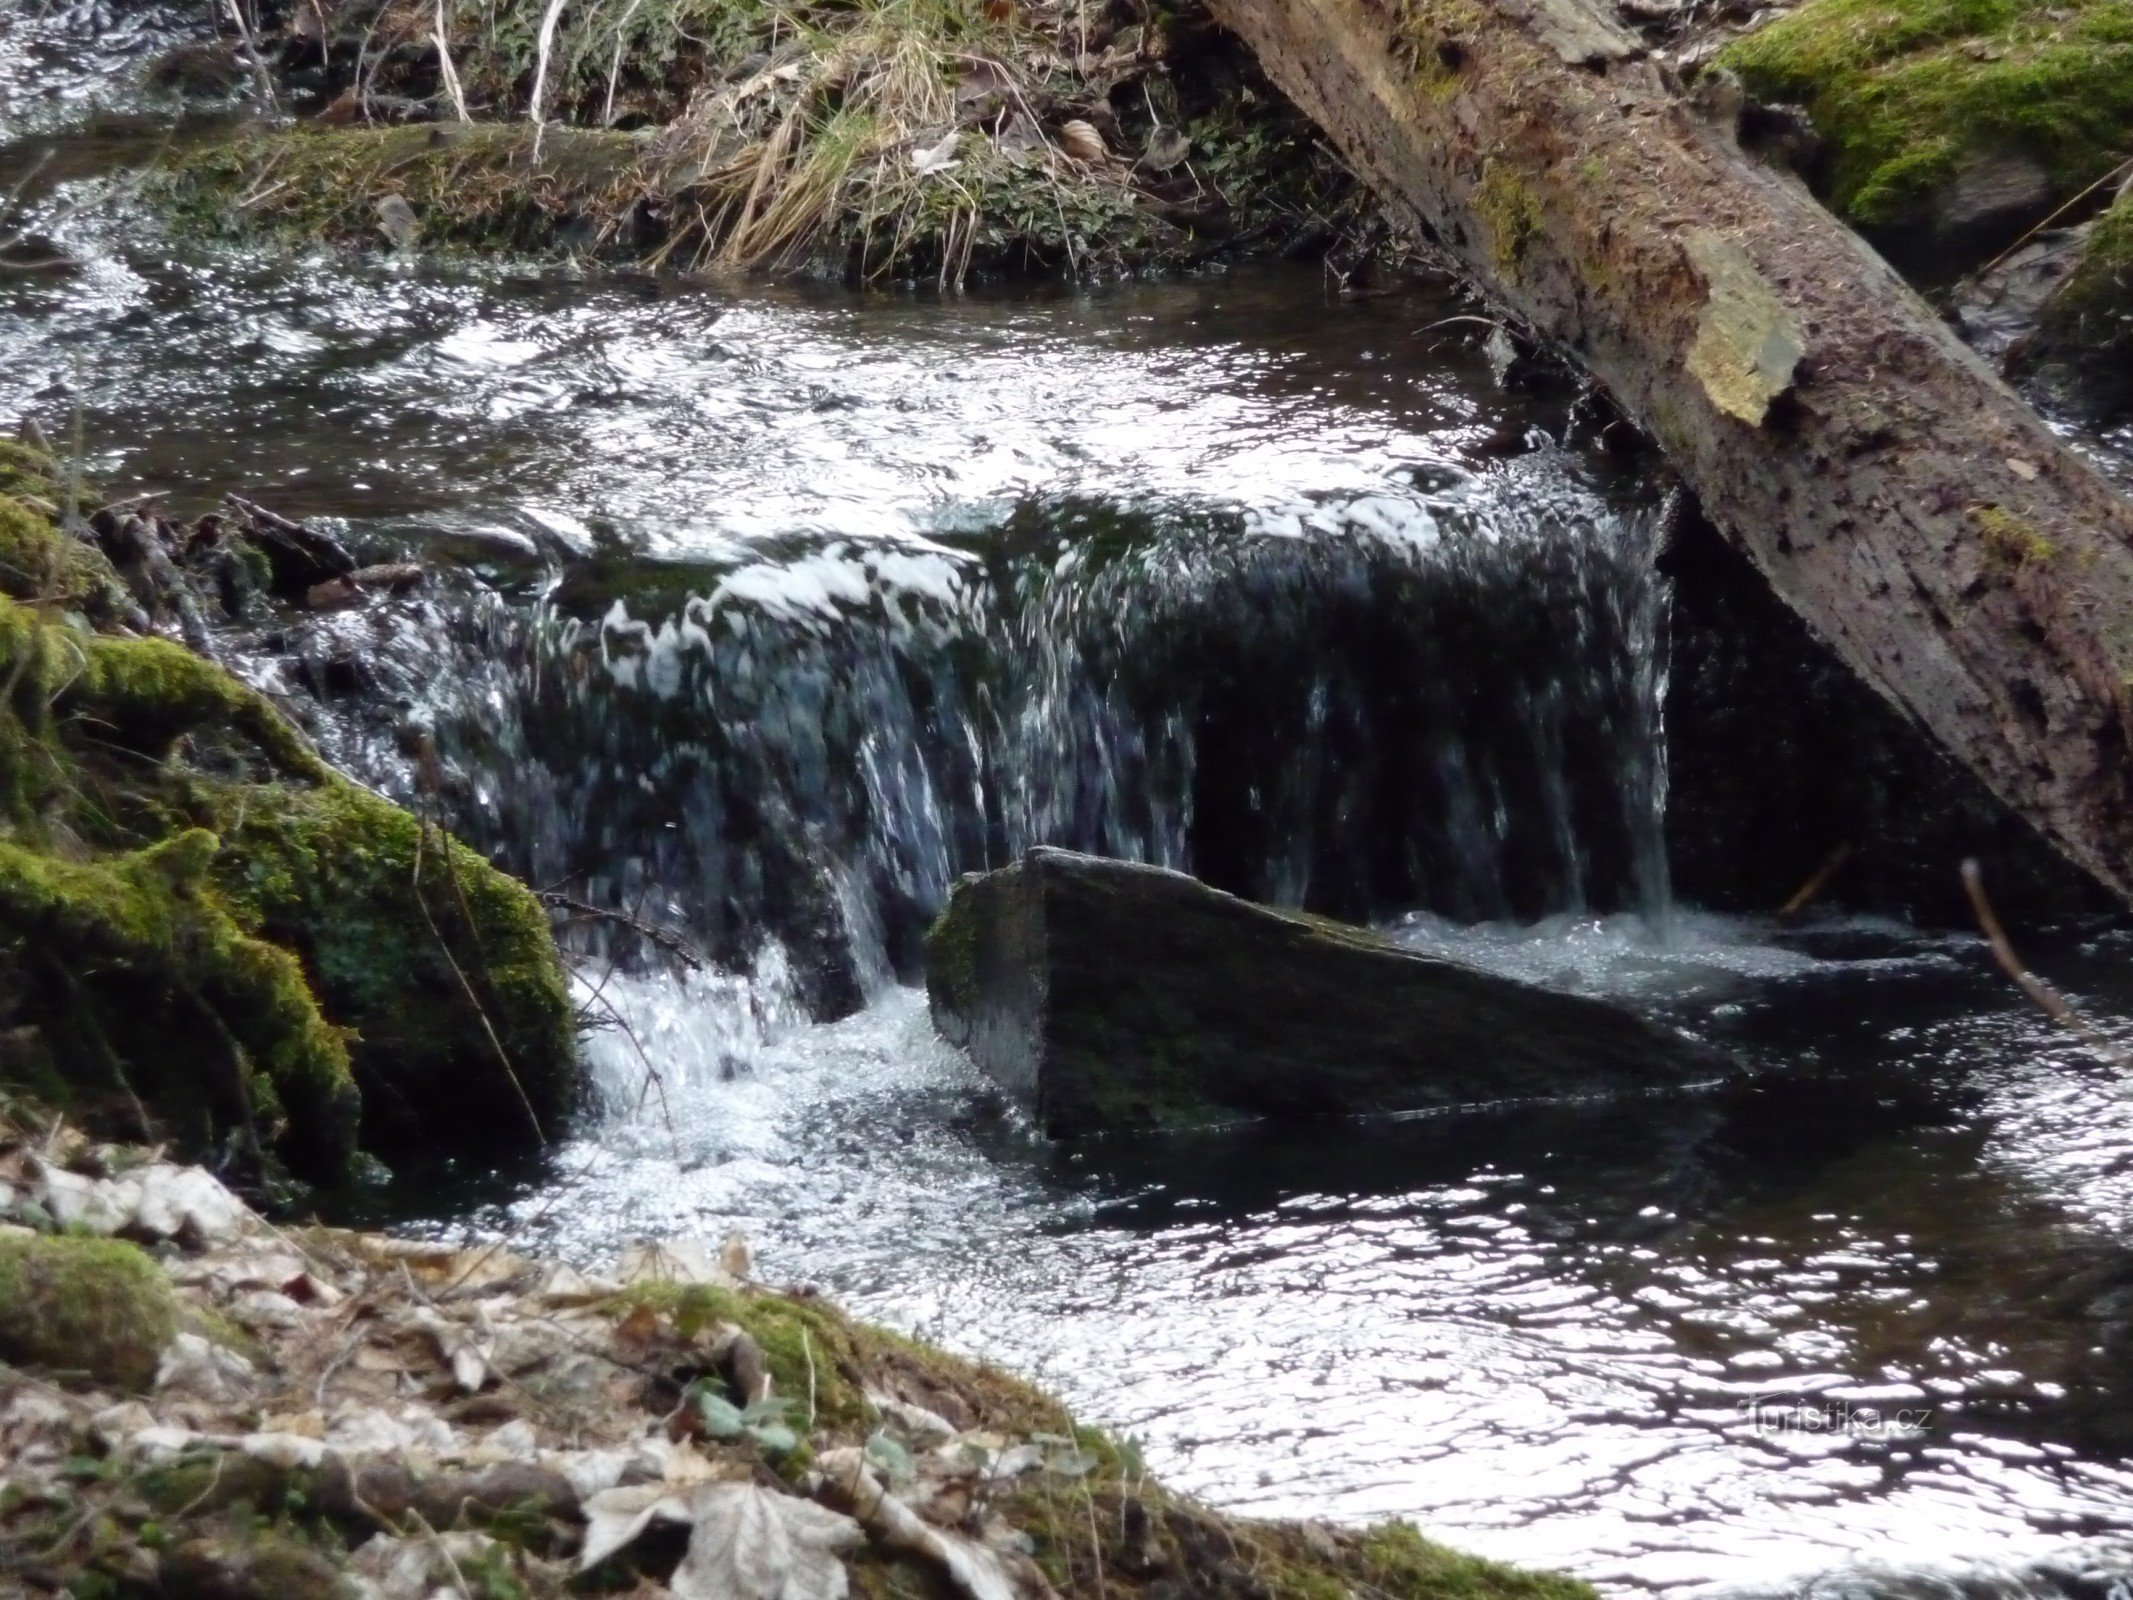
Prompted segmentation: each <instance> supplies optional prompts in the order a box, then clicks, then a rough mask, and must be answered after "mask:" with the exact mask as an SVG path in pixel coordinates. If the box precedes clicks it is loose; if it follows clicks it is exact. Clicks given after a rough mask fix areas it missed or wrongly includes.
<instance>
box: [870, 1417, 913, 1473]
mask: <svg viewBox="0 0 2133 1600" xmlns="http://www.w3.org/2000/svg"><path fill="white" fill-rule="evenodd" d="M866 1461H867V1465H868V1466H870V1467H872V1468H873V1469H874V1470H875V1471H876V1472H879V1473H880V1474H881V1475H882V1476H883V1477H885V1478H887V1479H888V1480H889V1481H890V1482H891V1483H909V1482H910V1481H911V1479H912V1476H913V1474H914V1472H915V1470H916V1469H915V1468H913V1466H912V1465H911V1452H910V1451H908V1450H906V1449H905V1448H904V1447H903V1446H902V1445H900V1444H898V1443H897V1442H896V1441H895V1440H894V1439H892V1438H890V1437H889V1436H888V1435H887V1434H886V1433H883V1432H882V1431H880V1430H879V1429H876V1430H875V1433H874V1436H873V1437H872V1438H871V1439H869V1440H867V1448H866Z"/></svg>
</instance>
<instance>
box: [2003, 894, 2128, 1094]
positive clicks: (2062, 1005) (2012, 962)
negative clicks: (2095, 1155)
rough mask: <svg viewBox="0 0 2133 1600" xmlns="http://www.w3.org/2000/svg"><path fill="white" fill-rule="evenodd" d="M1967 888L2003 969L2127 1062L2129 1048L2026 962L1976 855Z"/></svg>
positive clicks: (2108, 1055) (2108, 1054)
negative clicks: (1988, 892)
mask: <svg viewBox="0 0 2133 1600" xmlns="http://www.w3.org/2000/svg"><path fill="white" fill-rule="evenodd" d="M1963 890H1964V892H1965V893H1967V894H1968V895H1969V896H1970V908H1971V910H1973V911H1975V912H1976V913H1977V923H1978V927H1979V929H1980V930H1981V931H1982V932H1983V933H1984V935H1985V942H1986V943H1987V944H1989V945H1991V946H1992V958H1993V960H1995V961H1997V962H1998V963H1999V964H2000V970H2001V971H2002V972H2004V973H2006V974H2007V976H2008V977H2010V978H2012V979H2013V980H2014V983H2015V987H2016V988H2018V989H2020V990H2021V991H2022V992H2023V993H2024V994H2026V995H2028V996H2029V998H2030V999H2032V1000H2034V1001H2035V1002H2036V1003H2037V1006H2038V1009H2040V1010H2041V1011H2043V1013H2044V1014H2045V1015H2046V1016H2048V1017H2050V1018H2051V1019H2052V1021H2054V1022H2056V1023H2058V1024H2059V1026H2060V1027H2062V1028H2065V1029H2068V1030H2069V1031H2070V1032H2073V1033H2078V1034H2080V1035H2081V1037H2082V1040H2083V1041H2084V1042H2085V1043H2086V1044H2087V1045H2088V1046H2089V1048H2091V1049H2092V1050H2094V1051H2095V1052H2096V1053H2097V1054H2098V1055H2100V1056H2102V1057H2103V1058H2104V1059H2105V1060H2106V1061H2108V1062H2109V1063H2110V1064H2111V1065H2113V1066H2118V1067H2122V1066H2124V1065H2126V1064H2127V1058H2126V1052H2125V1051H2124V1050H2122V1049H2120V1048H2119V1047H2118V1046H2117V1045H2115V1044H2112V1043H2111V1042H2110V1041H2109V1040H2107V1039H2105V1038H2104V1037H2103V1036H2102V1035H2100V1034H2098V1033H2097V1032H2096V1030H2095V1029H2093V1028H2091V1027H2090V1026H2089V1025H2088V1023H2087V1022H2086V1021H2084V1020H2083V1019H2082V1016H2081V1013H2080V1012H2078V1011H2076V1010H2075V1009H2074V1008H2073V1007H2072V1006H2070V1005H2068V1004H2067V1002H2066V1000H2065V998H2064V997H2063V996H2062V995H2061V994H2060V993H2059V991H2058V990H2056V989H2054V988H2053V987H2052V986H2051V985H2050V984H2048V983H2046V982H2045V981H2044V980H2043V979H2042V978H2040V977H2038V976H2037V975H2036V974H2035V973H2034V972H2031V971H2030V970H2029V969H2028V968H2027V967H2025V966H2024V965H2023V964H2022V958H2021V957H2020V956H2019V955H2017V954H2016V953H2015V947H2014V941H2013V940H2011V939H2009V938H2008V937H2007V930H2006V929H2005V928H2003V927H2001V926H2000V918H1999V914H1998V913H1997V912H1995V911H1994V910H1993V909H1992V901H1991V900H1990V899H1988V898H1987V897H1986V894H1985V874H1984V873H1983V872H1982V871H1981V870H1980V869H1979V867H1978V864H1977V858H1976V857H1974V856H1973V857H1970V858H1969V859H1967V860H1965V861H1964V862H1963Z"/></svg>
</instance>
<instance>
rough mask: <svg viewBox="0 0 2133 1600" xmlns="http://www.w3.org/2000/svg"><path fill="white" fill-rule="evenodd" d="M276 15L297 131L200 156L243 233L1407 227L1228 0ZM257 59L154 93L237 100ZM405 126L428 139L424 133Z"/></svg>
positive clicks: (852, 268)
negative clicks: (1377, 218)
mask: <svg viewBox="0 0 2133 1600" xmlns="http://www.w3.org/2000/svg"><path fill="white" fill-rule="evenodd" d="M442 14H443V15H452V16H455V17H456V20H454V21H451V22H449V23H448V24H447V26H446V29H445V36H444V37H443V38H442V39H441V40H440V38H439V36H438V34H437V32H436V29H437V25H438V24H437V18H436V16H434V15H433V14H432V11H431V9H430V8H428V7H426V6H415V5H404V4H391V3H385V4H380V3H377V0H347V3H342V4H330V5H324V6H320V5H318V4H316V3H315V0H314V3H307V4H306V5H303V6H300V7H282V6H278V5H274V6H266V7H262V8H260V12H259V21H258V26H259V29H260V35H259V39H258V41H257V42H258V49H259V51H260V55H261V57H262V59H263V60H264V61H265V63H266V65H267V69H268V77H269V78H271V80H272V81H273V82H274V83H275V84H276V85H277V88H278V93H277V99H278V101H279V102H280V103H282V104H285V105H287V106H288V107H290V108H292V109H295V110H297V111H298V112H299V113H300V120H299V122H298V123H297V124H296V125H295V126H293V127H282V128H262V129H259V130H256V131H252V132H249V133H247V132H242V131H240V132H239V133H238V134H236V135H235V136H234V137H232V138H230V139H227V140H210V141H207V142H204V143H202V144H201V145H199V146H198V147H196V148H195V149H193V150H191V151H190V152H187V153H182V154H179V155H178V156H176V157H174V158H173V159H172V161H171V162H170V163H169V165H170V169H171V170H170V171H169V173H168V174H167V175H166V177H165V179H164V180H163V184H162V187H163V188H164V190H165V192H166V193H167V194H168V196H169V197H170V199H171V200H172V201H173V202H174V204H175V205H176V207H177V210H178V212H179V214H180V215H181V216H182V217H185V218H188V219H190V220H191V221H192V222H193V223H195V224H196V225H199V226H202V227H205V228H208V229H212V230H218V231H226V230H228V229H231V228H236V229H241V230H244V231H248V232H249V231H256V230H258V229H261V228H265V229H267V230H269V231H272V232H277V233H280V234H282V235H284V236H291V237H296V238H299V239H320V238H324V239H331V240H335V241H337V242H341V243H357V244H365V243H367V244H371V245H379V246H386V245H389V246H390V247H393V248H398V249H417V248H421V249H436V248H454V247H457V248H484V249H491V250H495V249H516V250H537V251H560V252H564V253H568V254H570V255H573V256H578V257H583V258H595V257H605V258H608V259H612V260H619V261H626V262H630V263H634V264H640V265H644V266H648V267H651V268H655V269H666V270H680V271H687V272H703V271H747V270H757V269H765V268H775V269H780V270H784V271H787V272H791V271H796V270H804V271H808V272H812V273H815V274H820V275H828V276H832V277H838V278H842V279H845V280H847V281H851V282H855V283H879V282H897V281H909V280H930V281H937V282H940V283H943V284H947V283H958V284H959V283H961V282H963V281H964V280H965V279H966V278H968V277H969V276H971V275H972V274H978V275H981V276H988V275H999V274H1003V273H1006V274H1015V275H1022V276H1031V275H1036V276H1042V275H1052V274H1063V275H1066V276H1069V277H1102V276H1106V275H1111V274H1116V273H1120V272H1126V271H1138V270H1147V269H1151V268H1157V269H1160V268H1179V267H1189V266H1196V265H1204V264H1206V263H1208V262H1211V261H1215V260H1219V259H1230V258H1235V257H1237V256H1240V255H1276V256H1278V255H1283V254H1313V255H1323V254H1325V253H1326V252H1327V250H1329V249H1330V248H1333V247H1334V246H1336V245H1339V246H1341V247H1342V248H1343V249H1344V250H1345V251H1346V253H1347V254H1348V255H1349V257H1350V258H1351V259H1353V260H1355V261H1356V262H1358V263H1360V261H1361V260H1362V258H1364V257H1366V256H1368V255H1369V254H1370V253H1371V252H1372V251H1373V250H1374V249H1375V248H1376V247H1377V246H1378V244H1380V243H1382V242H1383V238H1384V235H1383V229H1382V226H1381V225H1378V224H1375V223H1374V221H1373V214H1372V212H1371V210H1370V208H1369V206H1368V205H1367V203H1366V202H1365V201H1364V199H1363V197H1362V196H1361V195H1360V194H1359V192H1358V191H1357V189H1356V187H1355V185H1354V183H1353V182H1352V180H1351V179H1349V177H1348V176H1347V173H1346V171H1345V169H1344V168H1342V167H1341V165H1340V164H1339V162H1338V161H1336V160H1334V159H1333V158H1332V157H1331V156H1330V155H1329V154H1328V153H1327V152H1326V151H1325V149H1324V147H1323V145H1322V144H1321V142H1320V141H1319V140H1318V138H1317V136H1316V134H1315V133H1314V132H1313V131H1312V129H1311V128H1310V127H1309V125H1308V124H1307V123H1306V122H1305V121H1304V120H1303V119H1302V118H1301V117H1300V116H1298V115H1297V113H1296V112H1295V111H1294V110H1293V108H1291V107H1289V106H1288V104H1287V102H1286V101H1284V100H1283V99H1282V98H1281V97H1280V96H1279V95H1278V94H1276V93H1275V92H1274V91H1273V90H1272V89H1271V88H1270V87H1269V86H1268V85H1267V83H1266V81H1265V79H1264V78H1263V77H1262V76H1261V75H1260V74H1259V72H1258V70H1257V68H1256V67H1255V66H1254V65H1253V64H1252V62H1251V60H1250V58H1249V56H1248V55H1246V54H1245V53H1244V52H1243V51H1242V50H1241V49H1240V48H1239V47H1238V45H1237V44H1236V42H1235V41H1234V40H1233V39H1230V38H1229V37H1228V36H1227V35H1225V34H1222V33H1221V32H1220V31H1219V30H1217V29H1215V28H1214V26H1213V25H1212V24H1211V23H1210V22H1209V20H1208V19H1207V17H1206V15H1205V12H1204V10H1203V9H1201V8H1199V7H1197V6H1190V5H1188V6H1182V7H1164V8H1159V9H1157V10H1153V11H1149V10H1145V9H1144V8H1135V7H1132V6H1128V5H1125V4H1112V3H1108V0H1106V3H1099V4H1096V5H1093V6H1092V5H1089V4H1086V3H1083V0H1074V3H1067V0H1045V3H1043V4H1025V3H1017V4H1013V5H1005V4H985V3H980V0H864V3H862V4H859V5H856V6H848V5H840V4H809V5H802V6H788V7H782V8H771V7H767V6H763V5H760V4H756V3H752V0H751V3H734V0H680V3H676V0H653V3H651V4H648V5H645V4H630V5H625V6H613V5H608V6H572V7H567V8H553V7H547V6H544V5H541V4H536V3H534V0H510V3H507V4H502V5H491V6H488V7H486V8H484V9H481V10H479V11H477V10H476V9H475V8H473V7H460V8H457V10H456V12H453V11H452V10H451V9H450V8H448V10H447V12H446V13H442ZM246 58H247V52H246V51H245V50H244V47H243V46H242V45H240V44H238V43H237V42H236V41H234V40H232V41H228V42H225V43H221V44H217V45H209V44H200V45H191V46H185V47H181V49H180V50H178V51H176V52H174V53H172V54H170V55H166V56H165V57H164V58H163V63H162V64H161V65H160V66H158V67H156V68H151V81H160V82H163V83H165V84H174V85H177V86H181V87H182V86H183V85H184V84H185V83H187V82H194V83H196V84H197V86H198V87H200V88H204V89H206V90H208V91H210V93H211V94H215V95H221V96H225V97H226V96H227V95H228V94H229V93H230V92H231V91H233V90H235V89H237V88H238V87H239V86H240V85H241V84H243V83H245V82H246V81H247V80H246V79H245V76H244V72H243V70H242V68H241V67H240V66H239V65H238V63H239V62H241V61H243V60H244V59H246ZM395 124H397V125H398V126H395Z"/></svg>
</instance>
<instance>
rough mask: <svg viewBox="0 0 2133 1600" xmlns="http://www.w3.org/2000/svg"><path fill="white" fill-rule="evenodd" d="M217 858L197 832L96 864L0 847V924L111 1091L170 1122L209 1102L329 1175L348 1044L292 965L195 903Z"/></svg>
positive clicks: (347, 1098) (346, 1112)
mask: <svg viewBox="0 0 2133 1600" xmlns="http://www.w3.org/2000/svg"><path fill="white" fill-rule="evenodd" d="M219 851H220V842H219V841H218V840H217V839H216V838H215V836H214V835H212V834H210V833H207V832H205V831H202V830H191V831H188V832H186V833H182V834H179V835H177V836H175V837H174V838H172V839H169V840H166V841H164V842H163V843H160V844H157V845H153V846H150V847H148V848H147V849H143V850H139V851H136V852H133V853H131V854H128V855H124V856H118V857H109V858H105V859H103V860H98V861H94V862H70V861H65V860H61V859H58V858H57V857H54V856H51V855H47V854H43V853H40V852H37V851H34V850H30V849H26V848H24V847H23V846H21V845H19V844H15V843H10V842H6V841H0V926H4V927H5V928H6V929H7V930H8V932H9V933H10V934H11V935H13V936H14V937H16V938H18V939H20V940H22V941H23V942H24V945H25V948H24V949H23V951H22V953H21V956H20V959H22V960H23V961H24V962H25V963H26V964H27V965H28V966H29V967H30V969H31V970H32V971H44V972H48V973H49V974H51V975H52V976H53V978H54V980H55V981H56V983H57V984H58V985H60V986H62V987H63V989H64V991H65V992H66V993H67V994H68V995H69V996H78V997H79V998H76V999H74V1000H73V1001H72V1003H71V1004H67V1005H66V1006H65V1009H66V1010H67V1011H69V1012H71V1013H72V1015H71V1016H70V1017H69V1018H68V1019H67V1020H68V1021H71V1023H72V1024H73V1026H74V1028H75V1029H77V1030H80V1031H82V1032H84V1033H87V1032H88V1031H89V1030H90V1029H91V1028H92V1027H93V1028H94V1030H95V1032H96V1033H97V1034H100V1035H101V1036H102V1040H103V1043H104V1044H105V1045H106V1046H107V1048H108V1049H109V1051H110V1059H109V1060H108V1061H107V1062H105V1063H103V1067H104V1070H105V1071H107V1072H109V1073H110V1075H111V1076H112V1078H113V1079H114V1080H115V1082H114V1084H113V1085H111V1087H115V1088H117V1089H119V1090H120V1091H122V1092H128V1093H134V1094H140V1095H143V1096H146V1097H147V1098H148V1099H149V1100H150V1101H152V1102H155V1103H159V1104H163V1105H167V1106H169V1107H171V1108H172V1109H173V1110H174V1111H179V1112H180V1114H182V1111H183V1110H184V1109H197V1108H198V1107H199V1106H201V1105H203V1104H219V1105H220V1106H222V1107H223V1109H224V1111H225V1115H226V1116H227V1117H228V1118H229V1119H230V1120H233V1121H234V1120H238V1119H244V1120H248V1121H249V1122H250V1123H251V1124H252V1126H253V1129H254V1131H255V1132H256V1133H257V1134H258V1136H259V1137H260V1138H261V1139H263V1140H267V1141H274V1140H277V1139H280V1138H282V1137H283V1136H285V1135H286V1136H288V1137H290V1138H292V1139H294V1140H296V1141H297V1142H298V1143H299V1144H300V1145H301V1146H302V1152H301V1153H302V1157H303V1159H304V1164H305V1165H306V1166H307V1167H309V1168H310V1169H312V1170H314V1171H331V1170H334V1169H336V1168H338V1167H340V1166H342V1165H344V1164H345V1163H346V1162H347V1160H348V1159H349V1157H351V1156H352V1155H353V1154H354V1149H355V1133H356V1115H357V1108H358V1105H359V1101H358V1098H357V1096H356V1093H355V1088H354V1084H353V1081H352V1079H351V1078H350V1075H349V1064H348V1050H347V1044H346V1042H345V1040H344V1038H343V1036H342V1034H341V1032H340V1031H339V1030H338V1029H336V1028H334V1027H333V1026H331V1025H330V1024H329V1023H328V1022H327V1021H326V1019H325V1018H324V1016H323V1015H322V1014H321V1013H320V1011H319V1009H318V1005H317V1002H316V1001H315V1000H314V999H313V998H312V995H311V990H310V987H309V985H308V984H306V982H305V980H304V971H303V968H302V966H301V964H299V963H298V961H297V960H296V958H295V957H294V956H293V955H291V954H290V953H289V952H288V951H287V950H284V949H281V948H279V947H278V946H276V945H273V944H270V943H268V942H266V941H265V940H262V939H259V938H255V937H253V936H251V935H250V934H248V933H247V932H245V931H244V930H243V929H242V928H240V927H239V926H238V924H237V923H236V921H235V920H234V919H233V918H232V917H231V916H230V914H229V912H228V911H227V909H226V908H225V907H224V906H223V905H222V904H221V902H220V901H219V899H218V898H217V897H216V896H215V895H214V894H212V893H210V892H207V875H208V871H209V868H210V866H211V865H212V863H213V861H214V859H215V857H216V855H217V854H218V853H219ZM92 994H93V995H95V996H99V997H101V996H107V995H108V996H111V997H113V998H114V999H118V997H126V998H125V999H123V1000H119V1003H120V1004H130V1006H131V1007H132V1015H131V1016H127V1015H125V1014H124V1013H119V1014H117V1015H114V1016H112V1017H111V1018H110V1020H109V1021H105V1022H92V1020H91V1019H90V1017H88V1016H87V1015H84V1014H82V1013H83V1012H84V1011H85V1010H86V1009H88V1008H91V1007H93V1006H94V1001H93V1000H92V999H91V998H90V996H91V995H92ZM142 1024H149V1026H148V1027H146V1028H143V1027H142V1026H141V1025H142ZM166 1030H168V1031H167V1032H166ZM159 1034H160V1035H163V1036H164V1038H163V1042H162V1043H161V1047H160V1048H157V1046H156V1044H155V1043H153V1042H151V1041H152V1040H153V1037H154V1036H155V1035H159ZM144 1035H145V1036H144ZM136 1040H138V1043H137V1044H136V1043H135V1041H136ZM128 1045H133V1048H126V1047H127V1046H128ZM82 1053H83V1054H85V1055H86V1054H93V1053H95V1052H94V1049H93V1046H92V1047H90V1048H88V1049H85V1050H84V1051H83V1052H82ZM128 1060H130V1062H131V1063H132V1065H131V1067H130V1069H129V1068H128V1067H126V1066H123V1065H121V1064H120V1063H121V1062H122V1061H128Z"/></svg>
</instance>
